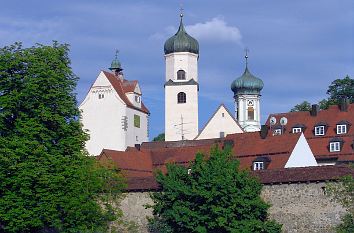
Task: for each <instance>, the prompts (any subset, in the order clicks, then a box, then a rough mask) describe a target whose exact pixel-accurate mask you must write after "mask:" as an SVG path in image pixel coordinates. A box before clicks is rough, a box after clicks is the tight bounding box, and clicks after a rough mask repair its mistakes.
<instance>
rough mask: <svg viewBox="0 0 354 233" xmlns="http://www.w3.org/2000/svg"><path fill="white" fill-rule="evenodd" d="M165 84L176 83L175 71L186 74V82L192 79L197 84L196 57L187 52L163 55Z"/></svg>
mask: <svg viewBox="0 0 354 233" xmlns="http://www.w3.org/2000/svg"><path fill="white" fill-rule="evenodd" d="M165 62H166V82H167V81H168V80H170V79H171V80H172V81H175V82H178V81H180V80H177V71H178V70H184V71H185V72H186V80H190V79H194V80H195V81H196V82H198V55H197V54H194V53H188V52H179V53H171V54H167V55H165Z"/></svg>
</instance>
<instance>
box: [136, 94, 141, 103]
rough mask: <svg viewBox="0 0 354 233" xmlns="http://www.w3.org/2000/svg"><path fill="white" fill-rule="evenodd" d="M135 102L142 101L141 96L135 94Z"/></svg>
mask: <svg viewBox="0 0 354 233" xmlns="http://www.w3.org/2000/svg"><path fill="white" fill-rule="evenodd" d="M135 102H137V103H140V96H137V95H136V96H135Z"/></svg>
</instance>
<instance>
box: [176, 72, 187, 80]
mask: <svg viewBox="0 0 354 233" xmlns="http://www.w3.org/2000/svg"><path fill="white" fill-rule="evenodd" d="M185 79H186V72H185V71H184V70H179V71H177V80H185Z"/></svg>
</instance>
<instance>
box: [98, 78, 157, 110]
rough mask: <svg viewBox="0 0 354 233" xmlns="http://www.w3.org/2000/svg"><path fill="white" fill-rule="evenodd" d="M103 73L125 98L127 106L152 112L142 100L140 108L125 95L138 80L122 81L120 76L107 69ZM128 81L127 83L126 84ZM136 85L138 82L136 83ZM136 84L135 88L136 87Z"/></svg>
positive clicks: (122, 97)
mask: <svg viewBox="0 0 354 233" xmlns="http://www.w3.org/2000/svg"><path fill="white" fill-rule="evenodd" d="M102 72H103V74H104V75H105V76H106V77H107V79H108V81H109V82H110V83H111V85H112V86H113V88H114V90H115V91H116V92H117V94H118V95H119V97H120V98H121V99H122V100H123V102H124V103H125V104H126V105H127V107H129V108H132V109H135V110H138V111H140V112H143V113H146V114H150V112H149V110H148V109H147V108H146V106H145V105H144V104H143V102H141V108H138V107H136V106H134V105H133V104H132V103H131V102H130V100H129V99H128V97H127V96H126V95H125V93H127V92H130V90H131V89H132V88H133V85H134V83H135V82H136V83H137V81H131V82H130V81H126V80H125V81H123V82H122V81H121V80H120V79H119V78H117V77H116V76H115V75H114V74H112V73H110V72H107V71H102ZM124 83H126V84H124ZM135 86H136V84H135ZM135 86H134V88H135ZM124 87H126V88H127V89H124ZM133 91H134V89H133Z"/></svg>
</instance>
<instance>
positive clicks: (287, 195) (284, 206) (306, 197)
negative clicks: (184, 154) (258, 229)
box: [121, 182, 345, 233]
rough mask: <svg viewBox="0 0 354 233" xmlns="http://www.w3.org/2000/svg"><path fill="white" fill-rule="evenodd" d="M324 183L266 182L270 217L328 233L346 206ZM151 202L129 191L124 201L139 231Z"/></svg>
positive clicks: (289, 228)
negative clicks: (335, 200)
mask: <svg viewBox="0 0 354 233" xmlns="http://www.w3.org/2000/svg"><path fill="white" fill-rule="evenodd" d="M324 187H325V183H323V182H320V183H299V184H278V185H265V186H264V187H263V190H262V197H263V199H264V200H265V201H266V202H268V203H270V204H271V205H272V207H271V208H270V209H269V215H270V218H272V219H275V220H276V221H278V222H279V223H281V224H283V232H289V233H295V232H297V233H303V232H307V233H312V232H313V233H314V232H320V233H327V232H334V231H333V230H332V227H333V226H334V225H336V224H338V223H339V222H340V217H341V216H342V215H343V214H344V213H345V209H344V208H342V207H341V206H340V205H339V204H337V203H335V202H333V201H331V200H330V198H329V197H328V196H326V195H325V193H324V192H325V188H324ZM146 204H152V200H151V199H150V196H149V193H148V192H130V193H127V195H126V197H125V198H124V199H123V201H122V203H121V207H122V210H123V212H124V213H125V218H126V219H128V220H131V221H134V222H136V223H137V224H138V225H139V227H140V231H139V232H144V233H145V232H147V229H146V226H147V220H146V217H147V216H152V211H151V209H145V207H144V205H146Z"/></svg>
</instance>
